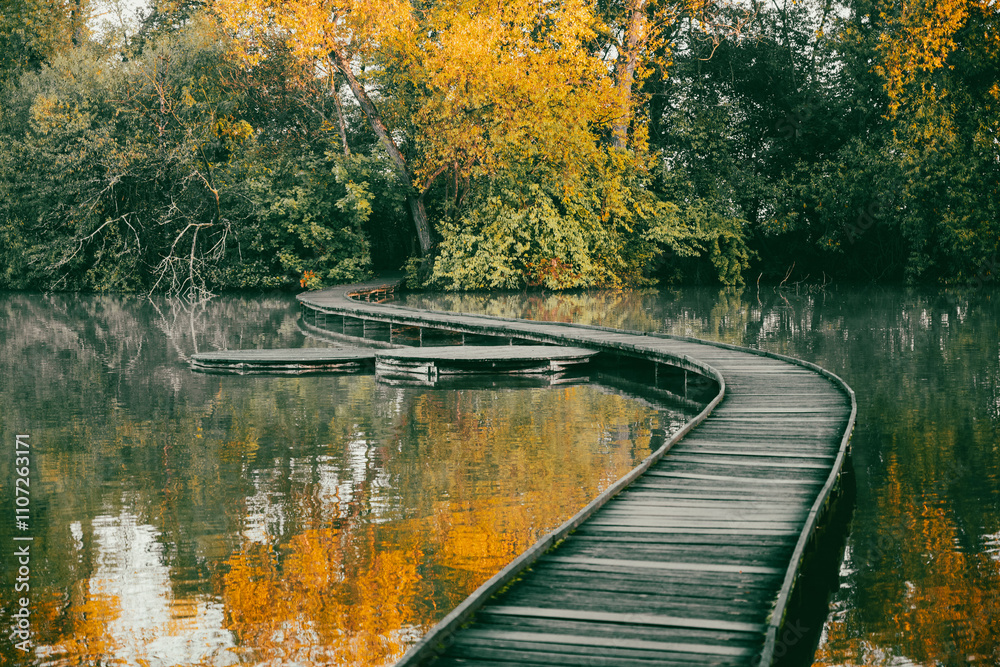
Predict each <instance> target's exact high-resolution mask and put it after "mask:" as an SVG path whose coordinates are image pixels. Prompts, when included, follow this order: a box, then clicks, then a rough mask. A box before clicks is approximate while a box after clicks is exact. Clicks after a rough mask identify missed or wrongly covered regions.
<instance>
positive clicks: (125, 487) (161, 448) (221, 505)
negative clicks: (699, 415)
mask: <svg viewBox="0 0 1000 667" xmlns="http://www.w3.org/2000/svg"><path fill="white" fill-rule="evenodd" d="M296 318H297V313H296V311H295V309H294V304H293V303H292V302H291V300H290V299H288V298H285V297H276V298H266V297H265V298H258V299H240V298H232V299H217V300H214V301H212V302H210V303H208V304H206V305H204V306H203V307H202V308H200V309H186V308H179V307H177V305H176V304H170V303H168V302H156V303H152V302H148V301H143V300H141V299H131V298H126V297H107V296H100V297H80V296H59V295H55V296H28V295H2V296H0V431H2V432H3V434H4V436H3V438H4V441H5V442H9V441H12V440H13V434H14V433H25V432H26V433H29V434H30V435H31V442H32V443H33V446H34V448H35V449H34V450H33V456H34V461H33V467H32V471H31V476H32V494H33V495H32V500H31V503H32V504H31V517H30V534H31V536H32V537H33V538H34V542H33V543H32V547H31V548H32V561H31V564H32V566H31V590H30V600H31V610H32V624H33V630H34V632H35V635H34V636H33V638H32V643H33V646H34V649H35V653H34V655H33V656H32V658H31V659H30V660H26V661H24V662H26V663H27V664H42V665H78V664H102V665H154V666H159V665H185V664H190V665H229V664H237V663H239V664H303V665H308V664H337V665H380V664H388V663H391V662H392V661H393V660H394V659H395V658H397V657H398V656H399V655H401V654H402V652H403V651H405V648H406V647H407V646H408V645H409V644H411V643H412V642H413V641H415V640H416V639H417V638H418V637H419V636H420V635H421V634H422V633H423V632H425V631H426V629H427V628H428V627H429V626H430V625H431V624H433V623H434V622H435V621H436V620H438V619H440V618H441V617H443V616H444V615H445V614H446V613H447V612H448V611H450V610H451V609H452V608H453V607H454V606H456V605H457V604H458V603H459V602H460V601H461V600H462V599H464V597H465V596H467V595H468V593H469V592H471V591H472V590H473V589H474V588H475V587H476V586H478V585H479V584H480V583H481V582H483V581H484V580H485V579H487V578H489V577H490V576H492V574H494V573H495V572H496V571H497V570H499V569H500V568H501V567H503V565H505V564H506V563H507V562H508V561H509V560H511V559H512V558H513V557H514V556H516V555H517V554H518V553H520V552H521V551H523V550H524V549H525V548H526V547H527V546H528V545H529V544H531V543H532V542H533V541H535V540H536V539H537V538H538V537H539V536H540V535H542V534H543V533H544V532H546V531H548V530H549V529H551V528H552V527H554V526H555V525H558V524H559V523H560V522H561V521H562V520H564V519H565V518H567V517H568V516H569V515H571V514H572V513H573V512H575V511H576V510H577V509H578V508H579V507H581V506H582V505H584V504H585V503H586V502H587V500H589V498H591V497H593V496H594V495H595V494H596V493H597V492H598V491H599V490H600V489H601V488H603V487H605V486H607V485H608V484H609V483H611V482H612V481H613V480H615V479H617V478H618V477H619V476H621V475H622V474H624V472H626V471H627V470H628V469H630V468H631V467H633V466H634V465H635V464H636V463H637V462H638V461H639V460H641V459H642V458H643V457H644V456H646V455H647V454H648V453H649V452H650V450H651V447H655V446H656V443H657V442H658V441H659V439H660V438H662V436H663V432H664V430H665V429H671V428H676V427H677V426H679V425H680V424H681V423H682V422H683V419H684V416H683V415H681V414H679V413H678V414H673V415H671V414H668V413H665V412H660V411H658V410H655V409H653V408H652V407H650V406H648V405H645V404H643V403H640V402H638V401H635V400H632V399H627V398H625V397H623V396H621V395H619V394H617V393H613V392H610V391H608V390H604V389H602V388H600V387H597V386H571V387H551V388H539V389H470V390H462V391H449V390H429V389H423V388H400V387H388V386H383V385H380V384H377V383H376V382H375V380H374V378H373V377H370V376H368V377H364V376H336V377H320V376H314V377H299V378H287V377H279V378H274V377H251V376H246V377H230V376H205V375H199V374H196V373H192V372H190V371H189V370H188V368H187V366H186V364H185V363H184V359H185V358H186V357H187V355H190V354H191V353H193V352H194V350H195V349H201V350H205V349H213V348H216V347H224V346H228V347H244V348H246V347H295V346H301V345H303V344H306V345H315V344H317V343H314V342H310V341H303V339H302V337H301V334H300V333H299V332H298V328H297V326H296ZM12 468H13V454H12V452H11V451H10V448H5V449H4V453H3V455H2V456H0V512H6V513H7V516H10V515H12V514H13V507H14V499H13V492H12V490H11V488H10V486H9V482H8V480H10V479H12V478H13V471H12ZM13 532H14V527H13V526H11V525H10V524H9V523H7V522H0V544H2V545H3V546H2V547H0V548H2V549H3V550H4V551H3V553H4V555H5V556H4V561H3V563H4V568H5V576H6V581H8V582H12V581H13V576H14V572H15V566H16V564H15V563H14V562H13V560H12V559H10V558H8V557H7V555H8V553H9V552H8V548H9V547H8V545H10V544H12V533H13ZM19 534H20V533H19ZM14 597H15V593H14V590H13V586H12V585H5V586H4V587H3V588H2V589H0V604H2V606H3V609H2V612H3V616H4V617H5V618H9V614H10V612H11V610H12V609H13V608H14V604H15V600H14ZM0 655H2V656H5V657H13V658H17V657H18V656H19V654H18V653H17V651H16V649H15V648H14V647H13V644H12V638H11V636H10V635H9V633H4V634H3V636H0Z"/></svg>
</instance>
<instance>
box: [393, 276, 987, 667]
mask: <svg viewBox="0 0 1000 667" xmlns="http://www.w3.org/2000/svg"><path fill="white" fill-rule="evenodd" d="M408 303H410V304H411V305H424V306H429V307H434V308H439V309H443V310H448V309H459V310H467V311H474V312H485V313H490V314H494V315H500V316H510V317H529V318H535V319H545V320H562V321H576V322H585V323H594V324H602V325H607V326H613V327H622V328H630V329H639V330H647V331H665V332H669V333H675V334H684V335H692V336H698V337H702V338H707V339H713V340H721V341H726V342H730V343H736V344H740V345H747V346H751V347H760V348H762V349H767V350H771V351H775V352H781V353H784V354H789V355H792V356H796V357H800V358H803V359H807V360H810V361H814V362H816V363H818V364H820V365H822V366H824V367H826V368H828V369H830V370H832V371H833V372H835V373H837V374H839V375H840V376H841V377H843V378H844V379H845V380H846V381H847V382H848V383H849V384H850V385H851V386H852V387H853V389H854V390H855V392H856V393H857V397H858V410H859V412H858V424H857V428H856V430H855V434H854V438H853V441H852V447H853V464H854V469H855V474H856V481H857V501H856V506H855V508H854V514H853V519H852V523H851V526H850V533H849V535H848V537H847V543H846V547H845V548H844V553H843V555H842V565H841V568H840V575H839V590H837V591H836V592H835V593H834V595H833V596H832V599H831V600H830V601H829V603H828V605H829V606H828V613H827V616H826V619H825V622H824V623H823V627H822V630H821V638H820V641H819V647H818V649H817V650H816V652H815V656H814V658H813V664H814V665H817V666H820V665H822V666H827V665H886V666H904V665H921V666H924V665H926V666H931V665H949V666H951V665H990V666H995V665H1000V648H998V646H1000V640H998V637H1000V291H997V289H996V288H995V287H991V289H985V290H978V291H969V292H942V293H938V292H931V291H913V290H904V289H868V290H864V289H855V288H848V289H844V288H839V289H838V288H829V287H828V288H827V289H825V290H813V291H805V290H799V291H798V292H796V290H794V289H792V290H782V291H777V290H774V289H772V288H766V289H765V288H762V289H761V290H760V291H757V290H756V289H749V290H746V291H744V292H719V291H717V290H708V289H684V290H677V291H670V290H664V291H656V290H640V291H635V292H601V293H591V294H583V295H567V296H544V295H543V296H538V295H534V296H528V295H505V296H491V297H482V296H469V295H463V296H456V295H436V296H422V295H411V296H410V297H408ZM807 664H808V663H807Z"/></svg>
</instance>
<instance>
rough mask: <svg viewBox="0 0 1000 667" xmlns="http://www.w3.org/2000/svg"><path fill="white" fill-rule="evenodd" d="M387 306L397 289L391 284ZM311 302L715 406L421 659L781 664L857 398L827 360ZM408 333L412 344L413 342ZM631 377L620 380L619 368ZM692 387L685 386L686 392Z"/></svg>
mask: <svg viewBox="0 0 1000 667" xmlns="http://www.w3.org/2000/svg"><path fill="white" fill-rule="evenodd" d="M377 286H378V287H379V288H381V289H380V290H379V292H378V298H379V299H384V298H385V297H386V296H387V295H388V294H389V293H390V292H391V288H390V287H388V286H386V285H385V284H380V285H377ZM365 289H366V286H351V287H347V288H335V289H332V290H325V291H322V292H313V293H307V294H303V295H300V296H299V300H300V302H301V303H302V304H303V307H304V309H305V313H304V314H305V315H306V317H307V318H308V317H310V316H313V317H319V314H322V317H323V318H327V317H334V318H340V324H341V326H343V327H347V326H348V325H349V324H350V325H351V326H354V321H357V320H361V321H364V322H368V321H372V322H376V323H377V325H372V326H371V327H369V325H367V324H365V325H364V326H363V327H362V329H365V328H371V329H372V330H373V331H374V330H379V331H381V332H383V334H384V335H385V337H387V339H388V340H392V339H393V337H394V336H396V335H400V334H401V332H411V333H412V332H413V331H416V332H417V333H418V334H419V336H417V338H418V339H419V340H420V341H423V340H425V339H426V336H425V334H424V331H425V330H431V329H435V330H438V331H439V332H444V333H442V334H441V335H448V336H451V340H455V339H456V337H458V336H462V337H466V336H478V337H480V338H483V337H489V338H492V339H495V340H496V341H503V340H507V341H509V342H522V343H523V342H528V343H530V342H542V343H548V344H557V345H567V346H579V347H584V348H587V349H589V350H595V351H597V352H598V355H597V356H596V357H595V358H594V359H593V360H592V363H595V364H598V365H601V366H602V367H603V368H605V369H606V370H607V371H608V372H617V373H618V375H619V376H621V377H623V378H626V379H627V380H629V381H630V382H633V383H645V384H647V385H649V386H653V387H659V386H660V385H661V383H662V382H672V383H673V384H672V385H671V386H672V387H673V388H672V389H671V391H675V392H676V391H681V392H683V393H684V394H687V393H688V392H689V390H690V391H704V390H705V387H706V385H705V383H706V382H708V383H709V385H708V386H709V387H710V391H709V392H708V393H709V399H710V400H708V404H707V406H706V407H705V408H704V409H703V410H702V411H701V412H700V413H699V414H698V415H697V416H696V417H695V418H693V419H692V420H691V421H689V422H688V423H687V424H686V425H685V426H684V428H683V429H681V431H679V432H678V433H676V434H675V435H674V436H672V437H671V438H669V439H668V440H666V441H665V442H663V444H662V446H660V447H659V448H657V450H656V451H655V452H654V453H653V454H652V455H651V456H650V457H648V458H647V459H646V460H645V461H643V463H642V464H641V465H639V466H638V467H636V468H635V469H634V470H632V471H631V472H630V473H629V474H628V475H626V476H625V477H623V478H622V479H620V480H618V481H617V482H616V483H615V484H613V485H612V486H611V488H609V489H608V490H607V491H605V492H604V493H603V494H601V495H600V496H599V497H598V498H596V499H595V500H594V501H593V502H591V503H590V504H589V505H588V506H587V507H585V508H583V509H582V510H581V511H580V512H579V513H578V514H577V515H575V516H574V517H572V518H571V519H570V520H568V521H567V522H566V523H564V524H563V525H562V526H560V527H559V528H558V529H556V530H555V531H553V532H552V533H550V534H549V535H547V536H545V537H544V538H543V539H541V540H539V542H537V543H536V544H535V545H533V546H532V547H531V548H530V549H528V550H527V551H526V552H525V553H524V554H522V555H521V556H519V557H518V558H517V559H516V560H515V561H514V562H512V563H510V564H509V565H508V566H507V567H505V568H504V569H503V570H502V571H501V572H500V573H498V574H497V575H496V576H494V577H493V578H491V579H490V580H489V581H487V582H486V583H485V584H483V585H482V586H481V587H480V588H479V589H478V590H477V591H476V592H475V593H473V595H471V596H470V597H469V598H468V599H466V600H465V602H463V603H462V604H461V605H459V607H458V608H456V609H455V610H453V611H452V612H451V613H450V614H449V615H448V616H447V617H445V618H444V619H443V620H442V621H441V622H440V623H439V624H438V625H436V626H435V627H434V628H432V629H431V630H430V632H428V634H427V635H426V636H425V637H424V638H423V639H422V640H421V641H420V642H419V643H418V644H417V645H416V646H414V647H413V648H412V649H411V650H410V651H409V652H408V653H407V654H406V656H404V658H403V659H402V660H401V661H400V662H399V663H397V665H398V666H406V667H412V666H414V665H437V666H442V667H443V666H452V665H455V666H457V665H536V666H540V665H601V666H607V667H611V666H614V667H627V666H630V665H635V666H639V665H643V666H651V665H685V666H687V667H694V666H696V665H722V666H731V667H737V666H753V667H758V666H760V665H771V664H772V663H773V662H774V660H775V657H776V655H778V656H780V655H781V654H782V653H783V652H784V651H783V649H785V648H787V647H784V646H782V645H781V643H780V637H781V636H782V632H783V630H784V623H785V621H786V613H787V611H788V606H789V601H790V598H791V595H792V591H793V590H794V587H795V582H796V579H797V576H798V574H799V570H800V566H801V563H802V561H803V559H804V557H805V555H806V553H807V551H808V549H809V547H810V544H811V543H812V540H813V539H814V537H815V535H816V533H817V526H818V525H819V523H820V521H821V519H822V517H823V515H824V513H825V511H826V510H827V508H828V505H829V503H830V501H831V499H832V497H833V496H834V494H835V492H836V490H837V488H838V483H839V477H840V472H841V470H842V467H843V465H844V461H845V457H846V455H847V451H848V444H849V439H850V434H851V431H852V429H853V426H854V420H855V415H856V403H855V399H854V394H853V392H852V391H851V389H850V388H849V387H848V386H847V385H846V384H844V382H843V381H842V380H840V378H838V377H837V376H835V375H833V374H831V373H829V372H828V371H825V370H823V369H822V368H819V367H818V366H815V365H813V364H809V363H807V362H803V361H799V360H796V359H791V358H787V357H782V356H780V355H774V354H770V353H764V352H760V351H757V350H748V349H743V348H738V347H735V346H730V345H724V344H718V343H709V342H705V341H699V340H696V339H690V338H681V337H671V336H667V335H654V334H644V333H642V332H627V331H617V330H612V329H605V328H600V327H588V326H579V325H568V324H559V323H547V322H530V321H525V320H507V319H501V318H493V317H487V316H473V315H465V314H455V313H441V312H434V311H422V310H417V309H412V308H404V307H400V306H394V305H392V304H391V303H387V304H376V303H369V302H363V303H362V302H359V301H358V300H357V297H355V298H350V297H349V296H348V293H350V294H352V295H363V294H364V293H365ZM407 335H410V336H411V338H413V336H412V335H411V334H407ZM615 369H617V371H615ZM678 387H680V388H679V389H678Z"/></svg>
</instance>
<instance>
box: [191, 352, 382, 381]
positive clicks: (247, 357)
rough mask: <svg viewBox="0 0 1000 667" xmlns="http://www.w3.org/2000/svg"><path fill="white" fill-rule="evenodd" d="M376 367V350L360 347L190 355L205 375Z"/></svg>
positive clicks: (291, 372)
mask: <svg viewBox="0 0 1000 667" xmlns="http://www.w3.org/2000/svg"><path fill="white" fill-rule="evenodd" d="M374 367H375V350H372V349H364V348H358V347H349V348H343V347H341V348H318V347H317V348H313V347H307V348H291V349H270V350H221V351H217V352H199V353H197V354H194V355H192V356H191V368H192V369H194V370H197V371H201V372H203V373H235V374H246V373H277V374H290V375H295V374H302V373H317V372H326V373H330V372H342V373H358V372H363V371H366V370H369V369H372V368H374Z"/></svg>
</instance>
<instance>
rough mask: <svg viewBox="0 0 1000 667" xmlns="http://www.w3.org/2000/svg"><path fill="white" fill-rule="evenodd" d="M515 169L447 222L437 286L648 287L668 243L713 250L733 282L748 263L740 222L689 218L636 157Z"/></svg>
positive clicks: (722, 274) (597, 157) (614, 154)
mask: <svg viewBox="0 0 1000 667" xmlns="http://www.w3.org/2000/svg"><path fill="white" fill-rule="evenodd" d="M514 166H515V167H519V168H520V169H519V170H517V171H515V170H514V169H512V170H511V171H505V172H503V173H500V174H497V175H495V176H494V177H493V178H492V179H490V181H489V182H488V183H487V184H484V187H483V193H482V194H481V195H479V197H478V198H477V199H476V200H475V201H474V202H473V203H472V204H471V205H470V206H469V207H468V208H467V209H466V210H465V211H464V212H463V213H462V214H461V215H460V216H458V217H457V219H456V220H455V221H453V222H452V221H446V222H444V223H443V224H442V225H441V227H440V230H441V235H442V237H443V240H442V241H441V244H440V246H439V251H438V255H437V259H436V262H435V265H434V271H433V275H432V284H433V285H435V286H437V287H441V288H444V289H449V290H482V289H515V288H522V287H543V288H546V289H570V288H580V287H598V286H599V287H620V286H623V285H635V284H643V283H644V282H646V278H645V275H644V274H645V272H646V270H647V268H648V267H649V266H650V265H651V263H652V262H653V261H654V259H655V258H656V257H657V256H658V255H661V254H662V253H663V251H664V250H663V248H664V247H669V248H672V249H678V248H680V249H681V251H680V254H682V255H686V256H697V255H698V254H700V253H701V252H702V251H703V250H706V249H708V250H710V254H711V257H712V263H713V265H714V266H715V267H716V269H717V270H718V272H719V273H718V275H719V278H720V279H721V280H722V281H723V282H727V283H728V282H730V281H731V282H738V280H739V279H738V278H737V275H738V272H739V271H741V270H742V269H743V268H745V266H746V254H745V247H744V246H743V244H742V238H741V237H740V230H739V227H738V225H729V226H726V225H724V224H721V223H720V222H719V220H717V219H716V218H715V217H712V216H709V215H701V214H699V211H700V209H698V210H697V211H696V210H695V209H692V211H691V213H690V215H689V216H688V217H689V218H690V219H682V217H681V216H678V215H677V212H678V210H679V209H678V207H677V206H676V205H673V204H670V203H668V202H665V201H663V200H662V199H660V198H658V197H656V196H655V195H653V194H652V193H651V192H650V191H649V189H648V188H647V187H645V185H646V183H645V181H646V180H648V168H647V165H645V164H643V163H642V162H640V161H639V160H637V159H636V158H635V157H634V156H631V155H628V154H625V153H622V152H620V151H617V150H615V149H610V148H609V149H606V150H603V151H597V152H594V153H593V154H592V155H591V156H590V161H589V163H587V164H585V165H583V168H584V170H583V171H580V172H577V173H574V172H573V171H570V170H567V169H565V168H560V169H557V168H555V166H554V165H543V164H537V163H521V164H516V163H515V165H514ZM546 166H548V169H546ZM563 166H565V165H563ZM734 235H735V237H734ZM741 252H743V255H742V258H741V256H740V253H741Z"/></svg>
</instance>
